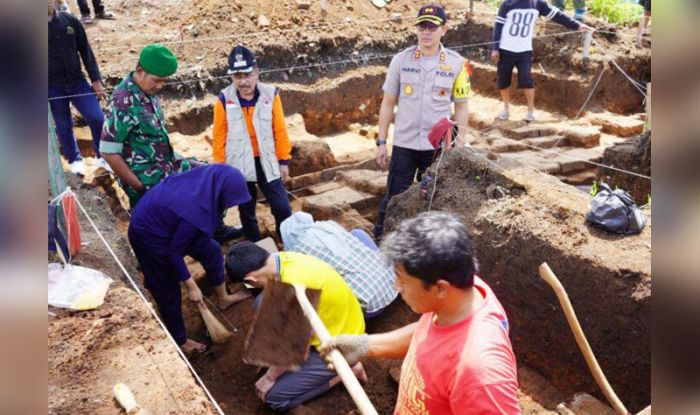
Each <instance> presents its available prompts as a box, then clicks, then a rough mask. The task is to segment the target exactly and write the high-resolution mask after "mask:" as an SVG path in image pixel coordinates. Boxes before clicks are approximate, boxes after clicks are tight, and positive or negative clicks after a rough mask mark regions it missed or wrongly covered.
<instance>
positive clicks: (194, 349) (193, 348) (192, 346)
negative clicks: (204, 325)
mask: <svg viewBox="0 0 700 415" xmlns="http://www.w3.org/2000/svg"><path fill="white" fill-rule="evenodd" d="M180 348H181V349H182V351H183V352H185V355H187V356H188V357H191V356H192V355H193V354H195V353H204V352H206V351H207V346H205V345H203V344H202V343H200V342H196V341H194V340H192V339H187V341H186V342H184V343H183V344H182V345H181V346H180Z"/></svg>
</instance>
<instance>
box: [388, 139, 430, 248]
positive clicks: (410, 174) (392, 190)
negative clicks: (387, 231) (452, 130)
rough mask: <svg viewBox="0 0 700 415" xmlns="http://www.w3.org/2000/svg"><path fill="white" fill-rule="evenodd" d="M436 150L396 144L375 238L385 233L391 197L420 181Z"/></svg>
mask: <svg viewBox="0 0 700 415" xmlns="http://www.w3.org/2000/svg"><path fill="white" fill-rule="evenodd" d="M434 156H435V150H411V149H410V148H404V147H397V146H394V149H393V150H392V154H391V163H390V164H389V176H388V177H387V180H386V194H385V195H384V199H382V203H381V204H380V205H379V214H378V215H377V223H376V224H375V225H374V238H375V239H376V240H378V241H379V240H380V238H381V237H382V234H383V233H384V218H385V217H386V207H387V205H389V201H391V198H392V197H394V196H396V195H398V194H399V193H403V192H404V191H405V190H406V189H408V188H409V187H410V186H411V184H412V183H413V181H414V180H415V181H420V180H421V178H422V177H423V173H424V172H425V170H426V169H427V168H428V167H430V165H431V164H432V163H433V158H434ZM416 173H417V174H416Z"/></svg>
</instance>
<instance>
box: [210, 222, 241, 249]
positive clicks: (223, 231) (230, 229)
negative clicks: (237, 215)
mask: <svg viewBox="0 0 700 415" xmlns="http://www.w3.org/2000/svg"><path fill="white" fill-rule="evenodd" d="M242 236H243V228H242V227H240V226H228V225H223V224H222V225H221V226H219V228H218V229H217V230H216V231H215V232H214V240H215V241H216V242H218V243H220V244H222V243H224V242H226V241H231V240H233V239H238V238H240V237H242Z"/></svg>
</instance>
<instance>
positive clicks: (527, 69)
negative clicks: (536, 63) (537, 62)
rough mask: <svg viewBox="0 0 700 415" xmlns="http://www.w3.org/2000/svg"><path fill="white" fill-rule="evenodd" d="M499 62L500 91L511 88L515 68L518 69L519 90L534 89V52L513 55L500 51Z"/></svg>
mask: <svg viewBox="0 0 700 415" xmlns="http://www.w3.org/2000/svg"><path fill="white" fill-rule="evenodd" d="M499 53H500V58H499V60H498V89H505V88H508V87H510V79H511V77H512V76H513V68H514V67H516V66H517V67H518V88H534V87H535V80H534V79H532V52H521V53H513V52H508V51H507V50H503V49H501V50H499Z"/></svg>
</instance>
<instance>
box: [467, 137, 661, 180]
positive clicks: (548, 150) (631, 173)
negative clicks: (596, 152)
mask: <svg viewBox="0 0 700 415" xmlns="http://www.w3.org/2000/svg"><path fill="white" fill-rule="evenodd" d="M455 125H457V126H458V127H464V126H463V125H461V124H455ZM494 126H495V124H494ZM494 126H492V127H494ZM466 128H469V127H468V126H467V127H466ZM484 130H486V129H484ZM476 132H477V133H479V134H482V133H481V131H479V130H477V131H476ZM482 135H483V134H482ZM485 135H486V136H487V137H491V138H496V139H503V140H506V141H510V142H512V143H515V144H519V145H523V146H525V147H530V148H532V149H534V150H540V151H544V152H545V153H551V154H556V155H560V156H564V157H566V158H569V159H572V160H575V161H581V162H584V163H588V164H592V165H595V166H597V167H601V168H606V169H611V170H615V171H618V172H620V173H626V174H630V175H633V176H637V177H641V178H643V179H648V180H651V177H650V176H645V175H643V174H639V173H636V172H633V171H629V170H624V169H620V168H618V167H615V166H613V165H605V164H601V163H596V162H594V161H590V160H585V159H580V158H576V157H574V156H571V155H569V154H565V153H563V152H558V151H554V150H551V149H546V148H542V147H537V146H533V145H530V144H526V143H525V142H523V141H522V140H515V139H512V138H510V137H505V136H503V135H494V134H491V133H488V134H485ZM487 160H488V159H487ZM488 161H489V162H491V163H493V162H492V161H491V160H488ZM519 161H523V160H519ZM523 163H524V164H528V163H527V162H525V161H523ZM530 166H532V167H535V166H534V165H532V164H530ZM537 170H541V168H539V167H537Z"/></svg>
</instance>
